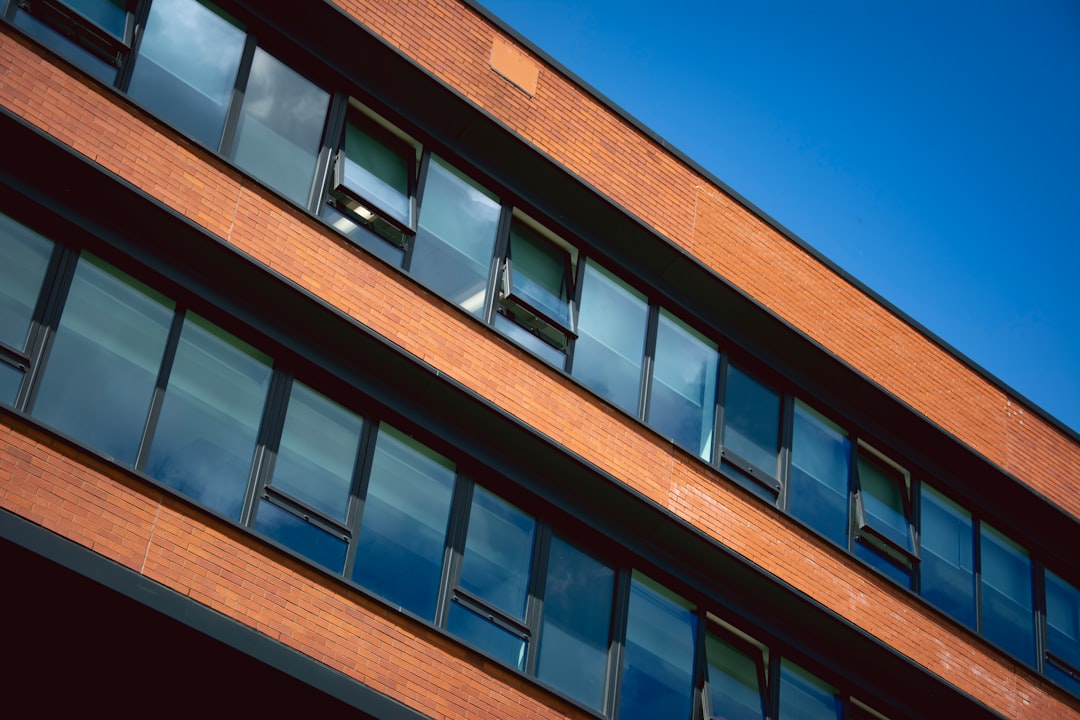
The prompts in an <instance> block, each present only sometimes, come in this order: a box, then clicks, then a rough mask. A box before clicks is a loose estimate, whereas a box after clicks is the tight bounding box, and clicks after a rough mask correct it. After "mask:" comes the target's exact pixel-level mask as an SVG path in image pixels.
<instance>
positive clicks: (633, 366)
mask: <svg viewBox="0 0 1080 720" xmlns="http://www.w3.org/2000/svg"><path fill="white" fill-rule="evenodd" d="M647 320H648V306H647V305H646V303H645V296H644V295H642V294H641V293H639V292H637V291H636V290H634V289H632V288H631V287H630V286H629V285H627V284H626V283H624V282H622V281H621V280H619V279H617V278H616V277H615V276H614V275H612V274H611V273H609V272H608V271H606V270H604V269H603V268H601V267H600V266H599V265H596V264H595V263H593V262H591V261H590V262H588V263H587V264H586V266H585V279H584V280H583V281H582V288H581V312H580V314H579V317H578V333H579V334H578V339H577V341H576V342H575V343H574V367H573V375H574V377H576V378H577V379H578V380H580V381H581V382H582V383H583V384H585V385H586V386H588V387H589V388H591V389H592V390H593V391H594V392H596V393H598V394H599V395H602V396H603V397H605V398H607V399H608V400H610V401H611V402H612V403H614V404H615V405H617V406H619V407H620V408H622V409H623V410H625V411H626V412H629V413H631V414H633V415H637V409H638V396H639V395H640V393H641V358H642V354H643V353H644V350H645V326H646V322H647Z"/></svg>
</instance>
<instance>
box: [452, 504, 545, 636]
mask: <svg viewBox="0 0 1080 720" xmlns="http://www.w3.org/2000/svg"><path fill="white" fill-rule="evenodd" d="M535 534H536V522H535V521H534V520H533V519H532V518H531V517H529V516H528V515H526V514H525V513H523V512H521V511H520V510H518V509H517V508H516V507H514V506H513V505H511V504H510V503H508V502H506V501H505V500H503V499H502V498H500V497H497V496H495V495H493V494H492V493H490V492H488V491H487V490H486V489H484V488H482V487H480V486H477V487H476V489H475V490H474V491H473V499H472V509H471V510H470V511H469V530H468V534H467V535H466V537H465V553H464V557H463V559H462V564H461V587H463V588H464V589H465V590H468V591H469V592H471V593H473V594H474V595H476V596H477V597H479V598H482V599H483V600H484V601H485V602H487V603H489V604H490V605H492V606H494V607H496V608H498V609H499V610H502V611H503V612H505V613H506V614H507V615H510V616H512V617H515V618H517V619H519V620H522V619H524V618H525V602H526V600H528V591H529V572H530V568H531V565H532V551H533V537H534V536H535Z"/></svg>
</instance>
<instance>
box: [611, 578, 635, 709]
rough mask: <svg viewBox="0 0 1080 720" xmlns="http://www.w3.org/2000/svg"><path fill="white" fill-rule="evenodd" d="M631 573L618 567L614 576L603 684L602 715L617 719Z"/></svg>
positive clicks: (628, 610)
mask: <svg viewBox="0 0 1080 720" xmlns="http://www.w3.org/2000/svg"><path fill="white" fill-rule="evenodd" d="M630 581H631V571H630V569H629V568H628V567H627V566H625V565H620V566H619V568H618V570H617V571H616V576H615V607H614V608H613V610H612V613H611V644H610V650H609V652H608V669H607V678H606V681H605V683H604V714H605V715H607V716H609V717H618V715H619V698H620V696H621V695H622V692H621V690H622V663H623V660H622V659H623V656H624V655H625V654H626V623H627V618H628V617H629V615H630Z"/></svg>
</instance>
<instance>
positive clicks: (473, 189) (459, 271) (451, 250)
mask: <svg viewBox="0 0 1080 720" xmlns="http://www.w3.org/2000/svg"><path fill="white" fill-rule="evenodd" d="M500 212H501V208H500V206H499V203H498V201H497V200H495V198H494V197H493V196H492V195H491V194H490V193H488V192H487V191H486V190H484V189H483V188H481V187H480V186H479V185H477V184H476V183H474V182H473V181H472V180H469V179H468V178H466V177H465V176H464V175H462V174H461V173H459V172H457V171H456V170H454V169H453V168H451V167H450V166H449V165H447V164H445V163H444V162H443V161H442V160H440V159H438V158H437V157H435V156H434V155H433V156H432V157H431V162H430V163H429V166H428V173H427V180H426V184H425V186H424V196H423V205H422V207H421V209H420V227H419V229H418V230H417V233H416V246H415V248H414V249H413V254H412V260H411V264H410V267H409V270H410V272H411V273H412V274H413V275H414V276H415V277H416V278H417V279H419V280H420V282H422V283H424V284H425V285H427V286H428V287H430V288H431V289H433V290H434V291H435V292H437V293H439V294H440V295H442V296H443V297H445V298H447V299H448V300H450V301H451V302H453V303H456V304H457V305H460V306H461V307H463V308H464V309H465V310H467V311H468V312H470V313H472V314H473V315H480V313H481V312H483V310H484V298H485V295H486V288H487V281H488V272H489V269H490V267H491V258H492V254H493V252H494V249H495V232H496V230H497V229H498V227H499V213H500Z"/></svg>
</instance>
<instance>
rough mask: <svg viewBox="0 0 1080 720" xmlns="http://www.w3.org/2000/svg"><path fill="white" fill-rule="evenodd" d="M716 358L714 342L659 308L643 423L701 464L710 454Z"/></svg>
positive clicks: (717, 356) (714, 399) (707, 459)
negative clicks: (686, 451) (646, 421)
mask: <svg viewBox="0 0 1080 720" xmlns="http://www.w3.org/2000/svg"><path fill="white" fill-rule="evenodd" d="M719 361H720V357H719V353H718V352H717V349H716V343H714V342H711V341H709V340H707V339H705V336H704V335H702V334H701V333H699V332H698V331H697V330H694V329H693V328H691V327H690V326H689V325H687V324H686V323H684V322H682V321H681V320H679V319H678V318H676V317H674V316H673V315H672V314H671V313H669V312H668V311H667V310H663V309H661V310H660V315H659V320H658V325H657V330H656V350H655V352H654V354H653V376H652V384H651V386H650V389H649V401H648V422H649V424H650V425H652V426H653V427H654V428H656V429H657V430H658V431H659V432H660V433H662V434H663V435H665V436H666V437H669V438H671V439H672V440H674V441H675V443H676V444H677V445H679V446H681V447H684V448H686V449H688V450H690V451H691V452H692V453H694V454H695V455H697V456H698V457H700V458H701V459H703V460H705V461H706V462H708V461H709V460H710V459H711V456H712V438H713V428H714V426H715V420H716V418H715V410H716V373H717V367H718V365H719Z"/></svg>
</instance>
